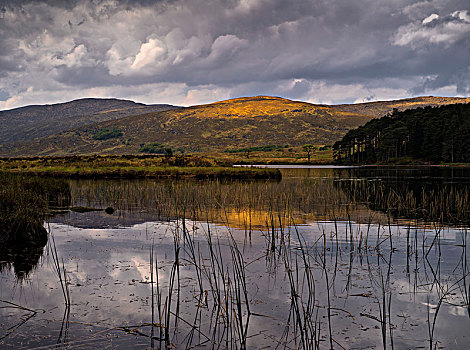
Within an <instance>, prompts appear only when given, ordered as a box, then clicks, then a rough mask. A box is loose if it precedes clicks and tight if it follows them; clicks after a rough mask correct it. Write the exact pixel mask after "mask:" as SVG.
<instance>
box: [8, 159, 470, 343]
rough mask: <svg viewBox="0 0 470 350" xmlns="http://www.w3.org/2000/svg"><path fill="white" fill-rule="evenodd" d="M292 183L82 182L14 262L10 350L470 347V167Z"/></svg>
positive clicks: (315, 171) (320, 173)
mask: <svg viewBox="0 0 470 350" xmlns="http://www.w3.org/2000/svg"><path fill="white" fill-rule="evenodd" d="M282 173H283V179H282V180H281V181H268V182H264V181H262V182H260V181H250V182H244V181H224V182H219V181H181V180H180V181H156V180H138V181H136V180H133V181H124V180H119V181H117V180H100V181H92V180H86V181H70V182H69V186H70V197H69V200H68V201H67V203H65V204H64V203H61V204H60V205H59V204H58V203H51V206H50V209H51V212H52V215H50V216H48V218H47V219H46V222H45V227H46V229H47V230H48V233H49V239H48V241H47V243H46V245H45V246H43V247H37V248H35V249H27V248H25V247H23V248H18V247H15V249H16V251H12V250H11V249H10V250H8V253H4V254H3V256H0V348H2V349H4V348H5V349H9V348H12V349H48V348H70V349H95V348H98V347H100V348H122V349H147V348H155V349H169V348H176V349H190V348H197V349H199V348H201V349H228V348H230V349H274V348H279V349H316V348H318V349H330V348H334V349H382V348H390V349H392V348H393V349H419V348H429V349H468V348H470V318H469V310H470V308H469V305H470V276H469V271H470V269H469V266H468V263H469V253H468V252H467V237H468V226H469V223H470V220H469V219H470V212H469V210H470V206H469V197H468V192H469V184H470V180H469V179H470V178H469V175H470V172H469V171H468V170H467V169H459V168H399V167H394V168H385V167H382V168H373V167H367V168H308V169H301V168H288V169H282ZM90 208H95V209H105V208H113V210H108V211H107V212H106V211H104V210H96V211H90V210H91V209H90ZM2 252H3V251H2Z"/></svg>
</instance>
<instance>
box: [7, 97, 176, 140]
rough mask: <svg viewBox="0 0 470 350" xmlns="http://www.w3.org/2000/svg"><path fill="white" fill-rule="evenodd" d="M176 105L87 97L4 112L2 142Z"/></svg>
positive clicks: (54, 132) (39, 135)
mask: <svg viewBox="0 0 470 350" xmlns="http://www.w3.org/2000/svg"><path fill="white" fill-rule="evenodd" d="M172 108H177V107H175V106H171V105H144V104H142V103H135V102H133V101H128V100H118V99H97V98H85V99H80V100H74V101H71V102H66V103H58V104H53V105H42V106H39V105H34V106H26V107H20V108H15V109H11V110H7V111H0V144H5V143H12V142H24V141H28V140H32V139H34V138H38V137H45V136H49V135H54V134H58V133H60V132H61V131H64V130H68V129H72V128H77V127H80V126H83V125H87V124H92V123H98V122H103V121H107V120H114V119H119V118H122V117H126V116H129V115H138V114H142V113H149V112H160V111H164V110H168V109H172Z"/></svg>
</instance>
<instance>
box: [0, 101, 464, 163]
mask: <svg viewBox="0 0 470 350" xmlns="http://www.w3.org/2000/svg"><path fill="white" fill-rule="evenodd" d="M469 102H470V98H448V97H434V96H425V97H417V98H411V99H402V100H392V101H376V102H366V103H361V104H351V105H344V104H343V105H317V104H311V103H308V102H303V101H292V100H289V99H285V98H282V97H274V96H252V97H240V98H235V99H229V100H223V101H217V102H213V103H210V104H205V105H196V106H190V107H180V108H172V109H169V110H164V111H156V112H150V113H141V114H138V115H127V116H123V117H120V118H115V119H108V120H104V121H98V122H95V123H89V124H86V125H82V126H79V127H76V128H70V129H67V130H64V131H61V132H60V133H58V134H54V135H49V136H47V137H43V138H37V139H34V140H30V141H27V142H21V143H10V144H4V145H3V146H2V147H0V155H3V156H24V155H67V154H94V153H103V154H133V153H134V154H135V153H138V152H139V149H140V147H141V146H142V145H143V144H147V143H155V142H156V143H160V144H163V145H165V146H166V147H171V148H173V149H175V150H180V151H183V152H212V151H217V152H220V151H223V150H226V149H231V148H232V149H233V148H242V147H252V146H262V145H267V144H276V145H291V146H300V145H303V144H306V143H311V144H333V143H334V142H335V141H337V140H339V139H340V138H341V137H342V136H343V135H344V134H345V133H346V132H347V131H348V130H350V129H352V128H355V127H357V126H359V125H362V124H364V123H366V122H367V121H369V120H371V119H373V118H378V117H381V116H383V115H384V114H387V113H390V112H392V111H393V109H394V108H397V109H399V110H402V109H409V108H417V107H424V106H429V105H431V106H437V105H442V104H452V103H469ZM103 130H105V131H106V130H117V131H119V132H117V133H116V135H119V136H116V137H114V136H113V137H110V138H109V139H102V140H97V139H96V138H94V135H96V133H97V132H100V131H103Z"/></svg>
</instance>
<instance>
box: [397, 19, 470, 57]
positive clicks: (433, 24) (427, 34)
mask: <svg viewBox="0 0 470 350" xmlns="http://www.w3.org/2000/svg"><path fill="white" fill-rule="evenodd" d="M468 19H469V15H468V12H467V11H456V12H454V13H453V14H452V15H450V16H447V17H445V18H439V16H438V15H437V14H432V15H430V16H428V17H426V18H425V19H424V20H422V21H421V22H413V23H409V24H407V25H404V26H401V27H399V28H398V30H397V31H396V33H395V34H394V36H393V37H392V43H393V44H394V45H397V46H407V45H409V46H411V47H412V48H418V47H422V46H424V45H427V44H443V45H444V46H445V47H449V46H451V45H452V44H454V43H455V42H457V41H458V40H460V39H464V38H469V37H470V20H468Z"/></svg>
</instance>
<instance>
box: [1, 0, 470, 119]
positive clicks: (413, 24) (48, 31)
mask: <svg viewBox="0 0 470 350" xmlns="http://www.w3.org/2000/svg"><path fill="white" fill-rule="evenodd" d="M469 92H470V1H469V0H427V1H414V0H357V1H356V0H165V1H164V0H160V1H158V0H154V1H151V0H138V1H130V0H62V1H61V0H42V1H41V0H35V1H31V0H29V1H27V0H0V110H5V109H11V108H15V107H19V106H24V105H30V104H46V103H59V102H65V101H70V100H73V99H78V98H84V97H101V98H105V97H114V98H124V99H131V100H134V101H137V102H143V103H170V104H174V105H183V106H188V105H194V104H203V103H210V102H214V101H219V100H223V99H228V98H234V97H241V96H255V95H272V96H281V97H285V98H289V99H294V100H302V101H308V102H312V103H323V104H338V103H357V102H366V101H376V100H390V99H399V98H406V97H412V96H423V95H434V96H469Z"/></svg>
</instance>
